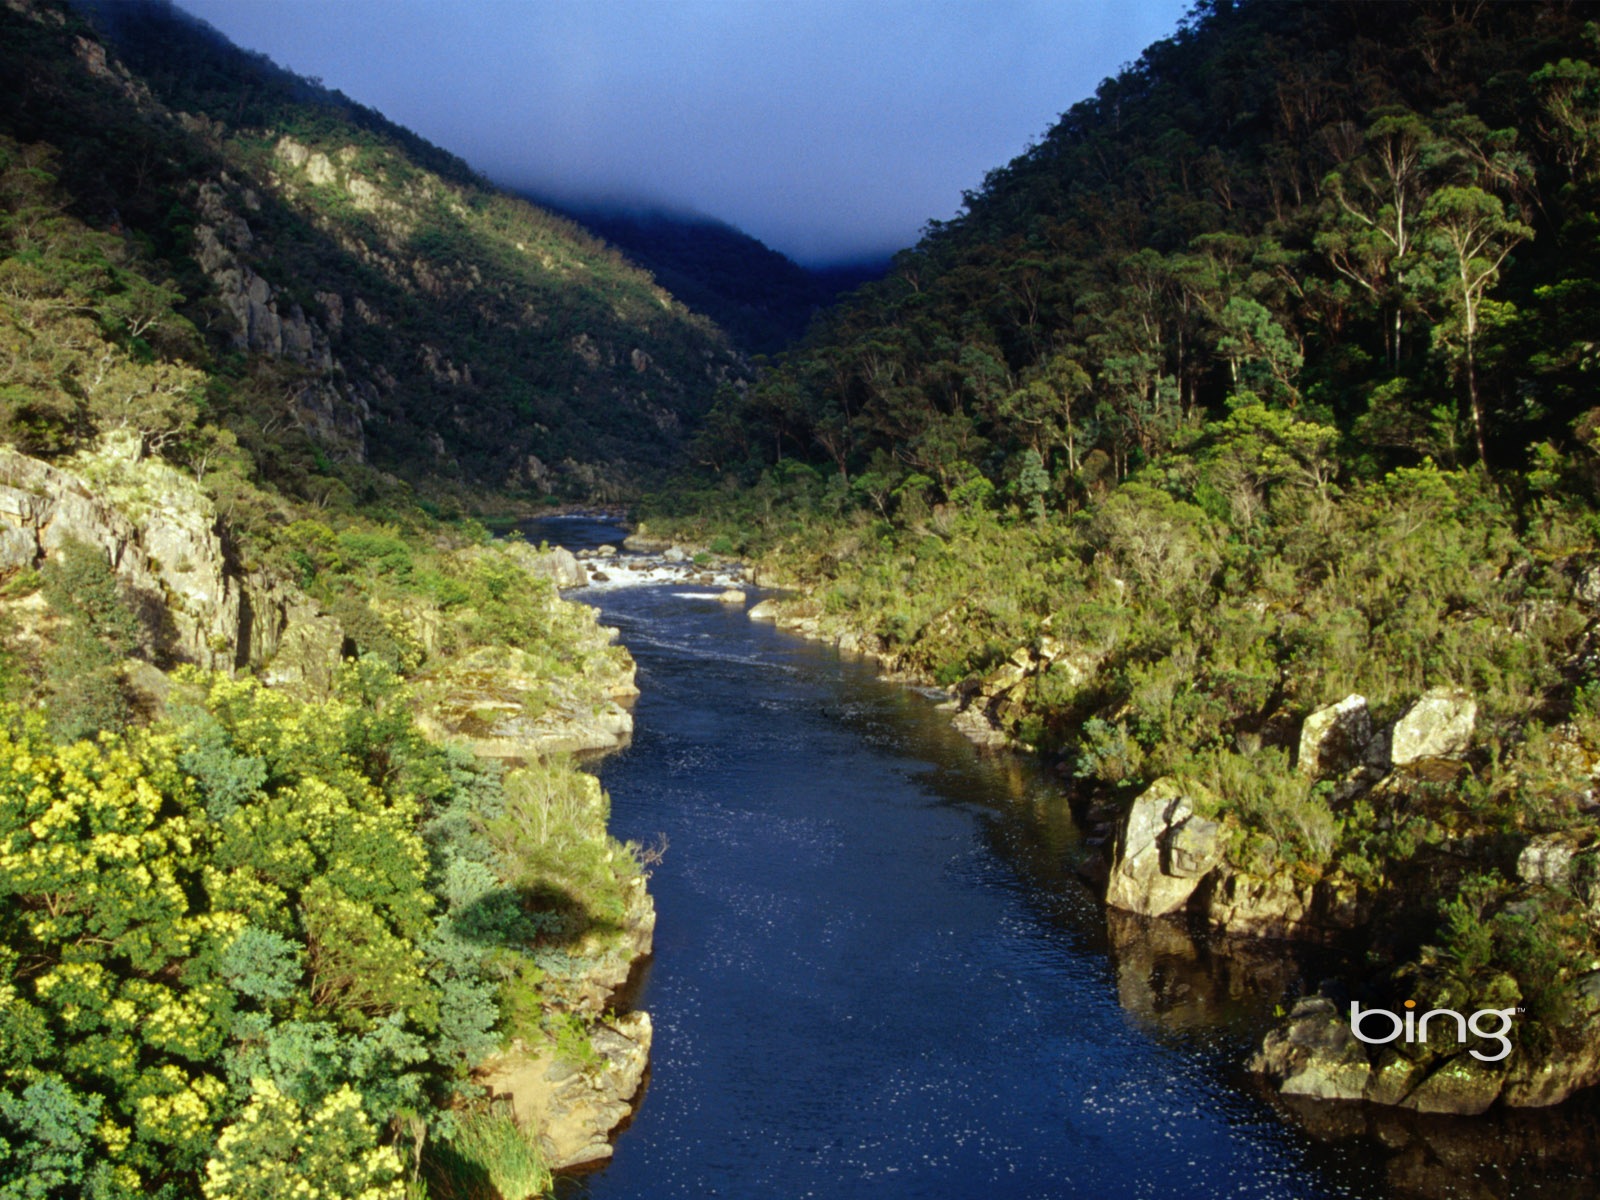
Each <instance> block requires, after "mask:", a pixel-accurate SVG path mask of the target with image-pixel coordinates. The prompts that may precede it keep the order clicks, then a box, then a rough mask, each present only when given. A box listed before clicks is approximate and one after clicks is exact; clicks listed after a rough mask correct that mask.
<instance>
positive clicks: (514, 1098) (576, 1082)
mask: <svg viewBox="0 0 1600 1200" xmlns="http://www.w3.org/2000/svg"><path fill="white" fill-rule="evenodd" d="M653 1032H654V1031H653V1030H652V1028H651V1025H650V1017H649V1015H648V1014H647V1013H643V1012H632V1013H628V1014H626V1015H624V1016H621V1017H617V1018H615V1019H614V1020H610V1021H607V1022H604V1023H603V1024H600V1025H597V1026H595V1027H594V1028H593V1029H592V1030H591V1032H590V1034H589V1041H590V1045H591V1046H592V1047H593V1049H594V1056H595V1061H593V1062H591V1063H577V1062H573V1061H570V1060H566V1059H562V1058H561V1057H560V1056H559V1055H558V1054H557V1052H556V1049H555V1047H554V1046H553V1045H550V1044H548V1043H545V1042H539V1043H536V1044H534V1045H529V1044H528V1043H527V1042H524V1041H522V1040H520V1039H518V1040H517V1041H514V1042H513V1043H512V1045H511V1048H510V1050H509V1051H508V1052H507V1053H505V1054H502V1055H500V1056H497V1057H496V1058H494V1059H492V1060H490V1062H489V1063H488V1064H486V1067H485V1069H484V1071H483V1072H482V1073H481V1075H480V1082H481V1083H482V1084H483V1085H484V1087H485V1088H487V1089H488V1091H489V1094H490V1095H491V1096H495V1097H504V1098H506V1099H509V1100H510V1102H511V1111H512V1115H513V1116H514V1117H515V1118H516V1120H517V1122H518V1124H520V1125H522V1126H524V1127H525V1128H528V1129H536V1130H538V1132H539V1144H540V1149H541V1150H542V1151H543V1153H544V1160H545V1165H546V1166H548V1167H549V1168H550V1169H551V1170H554V1171H564V1170H568V1169H571V1168H573V1167H584V1166H592V1165H594V1164H596V1163H601V1162H604V1161H606V1160H607V1159H608V1158H610V1157H611V1153H612V1150H611V1138H610V1135H611V1131H612V1130H614V1129H615V1128H616V1127H617V1126H618V1125H620V1124H622V1123H623V1122H624V1121H625V1120H627V1119H628V1117H629V1115H630V1114H631V1113H632V1112H633V1103H632V1101H633V1099H634V1097H635V1096H637V1095H638V1092H639V1088H640V1086H641V1085H642V1084H643V1082H644V1077H645V1072H646V1070H647V1068H648V1067H649V1063H650V1043H651V1038H652V1034H653Z"/></svg>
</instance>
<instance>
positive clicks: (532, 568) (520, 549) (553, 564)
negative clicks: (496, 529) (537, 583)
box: [501, 540, 589, 589]
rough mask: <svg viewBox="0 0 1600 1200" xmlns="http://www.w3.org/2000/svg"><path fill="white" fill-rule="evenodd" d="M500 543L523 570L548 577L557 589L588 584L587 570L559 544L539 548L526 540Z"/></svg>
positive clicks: (537, 575)
mask: <svg viewBox="0 0 1600 1200" xmlns="http://www.w3.org/2000/svg"><path fill="white" fill-rule="evenodd" d="M501 545H502V546H503V547H504V549H505V551H506V553H507V554H509V555H510V556H511V557H512V558H513V559H514V560H515V561H516V563H517V565H518V566H519V567H521V568H522V569H523V570H524V571H526V572H528V574H530V575H533V576H536V577H537V578H539V579H548V580H549V581H550V582H551V583H552V584H554V585H555V586H556V587H557V588H558V589H559V588H579V587H588V586H589V575H588V572H587V571H585V570H584V566H583V564H582V563H581V562H579V561H578V558H577V556H576V555H575V554H573V553H572V551H570V550H567V549H564V548H563V547H561V546H553V547H548V548H546V549H542V550H541V549H540V548H539V547H537V546H530V545H529V544H528V543H527V542H522V541H514V540H513V541H507V542H503V543H501Z"/></svg>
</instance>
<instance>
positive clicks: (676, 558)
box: [661, 546, 689, 563]
mask: <svg viewBox="0 0 1600 1200" xmlns="http://www.w3.org/2000/svg"><path fill="white" fill-rule="evenodd" d="M661 557H662V558H664V559H666V560H667V561H668V562H669V563H681V562H685V561H687V560H688V558H689V554H688V552H687V551H686V550H684V548H683V547H682V546H668V547H667V548H666V549H665V550H663V551H662V552H661Z"/></svg>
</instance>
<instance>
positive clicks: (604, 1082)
mask: <svg viewBox="0 0 1600 1200" xmlns="http://www.w3.org/2000/svg"><path fill="white" fill-rule="evenodd" d="M596 791H597V792H598V786H597V787H596ZM631 886H632V889H633V891H632V895H631V897H630V899H629V903H628V911H627V914H626V916H625V917H624V919H623V932H622V937H621V939H620V941H617V942H616V943H614V944H611V945H608V946H606V947H604V948H601V947H600V946H598V945H596V944H593V943H592V942H587V941H586V944H585V945H583V946H580V947H579V948H578V950H577V953H576V955H575V957H576V958H578V959H579V960H580V961H582V962H583V963H584V967H583V970H582V971H581V972H580V973H579V975H578V977H577V978H576V979H575V980H573V981H572V983H571V994H570V995H569V996H568V997H567V1001H566V1002H567V1003H569V1004H570V1006H571V1008H572V1010H573V1011H575V1012H579V1013H584V1014H588V1015H590V1016H598V1015H599V1014H600V1013H602V1012H604V1011H605V1009H606V1008H607V1007H608V1006H609V1004H610V1003H611V1000H612V997H613V995H614V994H615V992H616V990H617V989H618V988H619V987H621V986H622V984H623V983H625V982H626V981H627V978H628V974H629V971H630V970H631V968H632V966H633V964H634V963H635V962H636V961H638V960H639V959H642V958H644V957H645V956H647V955H649V954H650V952H651V948H652V942H653V937H654V932H655V922H656V914H655V906H654V904H653V903H652V902H651V900H650V895H649V893H648V892H646V891H645V887H644V880H643V879H642V878H638V877H636V878H635V879H634V880H632V885H631ZM651 1036H652V1029H651V1025H650V1017H649V1014H647V1013H644V1012H630V1013H627V1014H625V1015H623V1016H620V1017H614V1018H609V1019H606V1020H604V1021H601V1022H599V1023H598V1024H596V1025H594V1026H593V1027H592V1028H591V1032H590V1035H589V1040H590V1044H591V1045H592V1046H593V1048H594V1051H595V1054H596V1056H597V1060H596V1061H595V1062H593V1063H591V1064H589V1065H587V1066H585V1065H582V1064H578V1063H572V1062H566V1061H562V1060H561V1059H559V1058H558V1057H557V1055H556V1052H555V1047H554V1046H553V1045H551V1044H550V1043H548V1042H545V1041H542V1040H540V1041H536V1042H534V1043H532V1044H529V1043H527V1042H525V1041H523V1040H522V1039H518V1040H517V1041H515V1042H514V1043H513V1044H512V1046H511V1049H510V1051H509V1052H508V1053H506V1054H502V1055H499V1056H498V1057H496V1058H495V1059H492V1060H491V1061H490V1062H489V1063H487V1064H486V1065H485V1066H484V1068H483V1070H482V1071H480V1072H479V1079H480V1081H481V1082H482V1083H483V1084H484V1085H485V1086H486V1087H487V1088H488V1090H489V1092H490V1094H491V1095H506V1096H509V1097H510V1099H511V1105H512V1113H513V1115H514V1116H515V1117H516V1119H517V1121H518V1122H519V1123H520V1124H522V1125H524V1126H526V1127H528V1128H530V1129H537V1130H538V1131H539V1135H540V1143H541V1146H542V1148H543V1150H544V1153H545V1161H546V1163H547V1165H548V1166H550V1167H551V1168H552V1169H553V1170H558V1171H559V1170H564V1169H566V1168H569V1167H579V1166H585V1165H588V1164H592V1163H597V1162H603V1161H604V1160H606V1159H608V1158H610V1157H611V1142H610V1135H611V1132H612V1130H614V1129H615V1128H616V1127H617V1126H618V1125H620V1124H621V1123H622V1122H623V1121H625V1120H627V1118H628V1116H629V1115H630V1114H631V1113H632V1111H633V1104H632V1103H631V1102H632V1101H633V1100H634V1098H635V1097H636V1096H637V1095H638V1092H639V1088H640V1085H641V1084H642V1083H643V1081H644V1076H645V1072H646V1070H647V1068H648V1067H649V1064H650V1043H651Z"/></svg>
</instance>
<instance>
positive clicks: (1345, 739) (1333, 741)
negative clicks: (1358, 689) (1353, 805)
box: [1297, 695, 1372, 779]
mask: <svg viewBox="0 0 1600 1200" xmlns="http://www.w3.org/2000/svg"><path fill="white" fill-rule="evenodd" d="M1370 741H1372V717H1371V716H1370V715H1369V714H1368V712H1367V698H1366V697H1365V696H1356V695H1351V696H1346V697H1345V698H1344V699H1343V700H1341V701H1339V702H1338V703H1337V704H1330V705H1327V706H1326V707H1325V708H1319V709H1317V710H1316V711H1315V712H1313V713H1312V714H1311V715H1310V716H1309V717H1307V718H1306V719H1305V723H1304V724H1303V725H1301V726H1300V754H1299V759H1298V763H1297V765H1298V767H1299V769H1300V771H1301V773H1302V774H1305V775H1310V776H1312V777H1313V778H1316V779H1320V778H1322V777H1323V776H1325V775H1335V774H1338V773H1339V772H1341V771H1346V770H1349V769H1350V768H1351V767H1352V766H1354V765H1355V764H1356V762H1357V761H1359V760H1360V758H1361V752H1362V751H1363V750H1364V749H1365V748H1366V746H1367V743H1369V742H1370Z"/></svg>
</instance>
